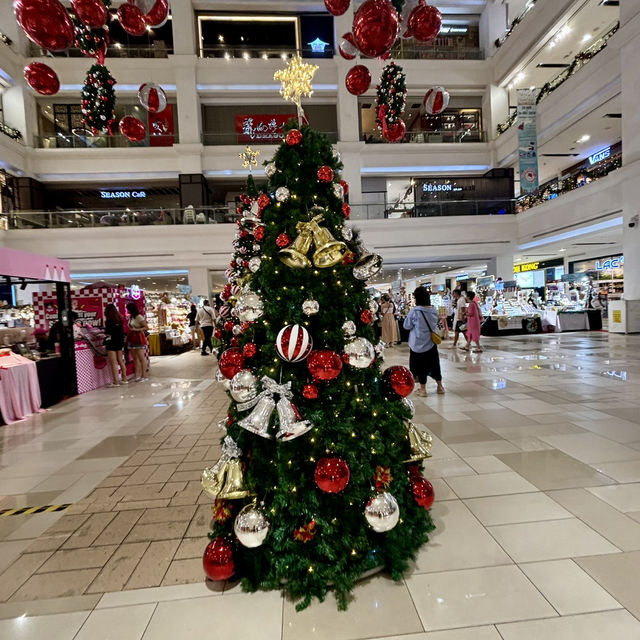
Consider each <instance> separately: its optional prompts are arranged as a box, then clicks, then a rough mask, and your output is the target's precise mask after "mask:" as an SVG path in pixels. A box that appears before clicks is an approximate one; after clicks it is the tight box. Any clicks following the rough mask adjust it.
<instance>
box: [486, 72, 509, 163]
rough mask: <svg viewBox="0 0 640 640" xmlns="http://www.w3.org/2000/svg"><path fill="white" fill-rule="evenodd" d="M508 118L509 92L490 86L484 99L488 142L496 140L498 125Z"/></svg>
mask: <svg viewBox="0 0 640 640" xmlns="http://www.w3.org/2000/svg"><path fill="white" fill-rule="evenodd" d="M508 117H509V93H508V91H507V90H506V89H503V88H502V87H497V86H496V85H493V84H492V85H488V86H487V87H486V89H485V92H484V96H483V97H482V128H483V131H484V132H485V135H486V136H487V141H489V140H495V138H496V135H497V127H498V125H499V124H500V123H502V122H504V121H505V120H506V119H507V118H508ZM494 164H495V163H494Z"/></svg>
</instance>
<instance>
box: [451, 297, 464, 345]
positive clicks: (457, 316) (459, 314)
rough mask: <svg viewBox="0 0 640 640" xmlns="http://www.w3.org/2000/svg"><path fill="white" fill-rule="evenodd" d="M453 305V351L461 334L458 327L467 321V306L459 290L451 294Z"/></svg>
mask: <svg viewBox="0 0 640 640" xmlns="http://www.w3.org/2000/svg"><path fill="white" fill-rule="evenodd" d="M453 305H454V307H455V313H454V315H453V330H454V334H453V348H454V349H455V348H456V347H457V346H458V338H459V337H460V332H461V330H460V327H461V326H462V325H463V324H464V323H465V320H466V319H467V304H466V302H465V300H464V296H463V295H462V291H460V289H456V290H455V291H454V292H453ZM463 333H464V332H463Z"/></svg>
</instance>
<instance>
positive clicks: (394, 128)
mask: <svg viewBox="0 0 640 640" xmlns="http://www.w3.org/2000/svg"><path fill="white" fill-rule="evenodd" d="M406 132H407V125H406V124H405V123H404V120H402V119H401V118H398V119H397V120H396V121H395V122H394V123H393V124H392V125H391V126H384V127H382V136H383V137H384V139H385V140H387V141H388V142H400V141H401V140H402V139H403V138H404V134H405V133H406Z"/></svg>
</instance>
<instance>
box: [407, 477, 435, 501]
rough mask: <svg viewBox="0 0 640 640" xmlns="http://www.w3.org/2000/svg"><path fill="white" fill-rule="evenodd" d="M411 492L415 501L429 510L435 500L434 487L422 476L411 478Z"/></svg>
mask: <svg viewBox="0 0 640 640" xmlns="http://www.w3.org/2000/svg"><path fill="white" fill-rule="evenodd" d="M409 490H410V491H411V493H412V495H413V499H414V500H415V501H416V502H417V503H418V504H419V505H420V506H421V507H424V508H425V509H429V508H430V507H431V505H432V504H433V501H434V499H435V497H436V496H435V493H434V491H433V485H432V484H431V483H430V482H429V481H428V480H427V479H426V478H423V477H422V476H420V475H415V476H411V479H410V480H409Z"/></svg>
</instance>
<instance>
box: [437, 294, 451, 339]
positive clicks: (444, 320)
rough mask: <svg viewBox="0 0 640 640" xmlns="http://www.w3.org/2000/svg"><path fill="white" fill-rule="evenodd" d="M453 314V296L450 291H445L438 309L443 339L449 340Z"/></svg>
mask: <svg viewBox="0 0 640 640" xmlns="http://www.w3.org/2000/svg"><path fill="white" fill-rule="evenodd" d="M450 313H451V296H450V295H449V289H445V290H444V291H443V293H442V304H441V306H439V307H438V320H439V322H440V326H441V327H442V339H443V340H448V339H449V320H448V318H449V314H450Z"/></svg>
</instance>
